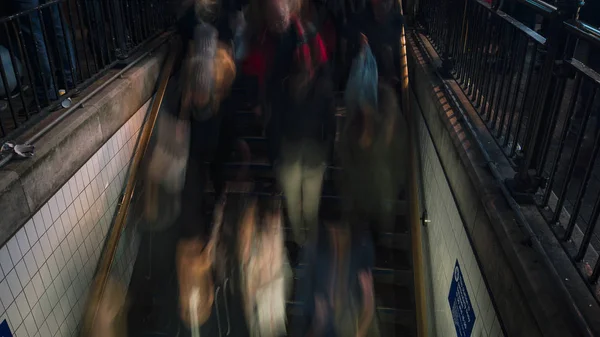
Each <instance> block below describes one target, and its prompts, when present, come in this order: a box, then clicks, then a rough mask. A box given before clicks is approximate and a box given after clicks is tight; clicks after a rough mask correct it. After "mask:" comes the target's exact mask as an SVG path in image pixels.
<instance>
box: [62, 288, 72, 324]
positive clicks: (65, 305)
mask: <svg viewBox="0 0 600 337" xmlns="http://www.w3.org/2000/svg"><path fill="white" fill-rule="evenodd" d="M59 303H60V308H61V309H62V312H63V316H62V317H61V319H60V322H61V323H62V322H64V320H65V319H66V318H67V315H68V314H69V313H70V312H71V305H70V303H69V298H68V297H67V294H66V293H65V294H64V295H63V296H62V297H61V298H60V302H59Z"/></svg>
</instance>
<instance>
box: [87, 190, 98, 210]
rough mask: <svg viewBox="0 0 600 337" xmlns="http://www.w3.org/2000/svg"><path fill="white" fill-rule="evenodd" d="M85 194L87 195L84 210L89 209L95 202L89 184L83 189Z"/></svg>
mask: <svg viewBox="0 0 600 337" xmlns="http://www.w3.org/2000/svg"><path fill="white" fill-rule="evenodd" d="M85 194H86V195H87V202H88V203H87V207H86V209H89V208H91V207H92V205H93V204H94V201H96V198H95V197H94V194H93V193H92V185H91V184H90V185H88V186H87V187H86V188H85Z"/></svg>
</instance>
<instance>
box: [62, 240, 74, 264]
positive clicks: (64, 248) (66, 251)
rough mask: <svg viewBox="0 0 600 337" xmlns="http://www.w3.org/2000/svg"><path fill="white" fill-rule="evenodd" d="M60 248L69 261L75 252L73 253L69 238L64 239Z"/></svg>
mask: <svg viewBox="0 0 600 337" xmlns="http://www.w3.org/2000/svg"><path fill="white" fill-rule="evenodd" d="M59 249H60V250H61V251H62V253H63V257H64V258H65V261H68V260H69V259H71V256H72V255H73V254H72V253H71V249H70V248H69V243H68V242H67V240H65V241H63V242H62V243H61V244H60V246H59Z"/></svg>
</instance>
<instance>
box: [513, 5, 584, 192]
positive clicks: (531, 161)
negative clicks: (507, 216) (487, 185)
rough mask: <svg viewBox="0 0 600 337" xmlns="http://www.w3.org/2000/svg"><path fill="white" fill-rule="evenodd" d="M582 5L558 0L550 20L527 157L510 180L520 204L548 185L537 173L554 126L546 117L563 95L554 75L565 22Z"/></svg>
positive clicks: (564, 43) (560, 57) (562, 51)
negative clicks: (548, 133)
mask: <svg viewBox="0 0 600 337" xmlns="http://www.w3.org/2000/svg"><path fill="white" fill-rule="evenodd" d="M580 5H581V1H580V0H558V1H557V2H556V6H557V8H558V10H557V11H556V12H555V15H553V16H552V17H551V18H550V25H549V27H548V28H549V29H548V36H547V37H546V47H547V53H546V55H545V59H544V63H543V66H542V68H541V70H540V76H539V80H538V81H539V82H538V83H539V84H540V85H539V87H538V91H537V92H536V95H535V97H534V104H532V105H531V106H533V107H534V108H533V109H532V111H531V116H532V119H531V122H530V123H529V125H528V127H529V128H531V131H530V132H529V133H528V134H527V136H528V137H527V138H526V139H525V141H524V151H525V153H524V157H523V159H522V161H521V162H520V163H519V167H518V172H517V174H516V175H515V177H514V178H512V179H508V180H507V181H506V185H507V187H508V189H509V190H510V191H511V194H512V196H513V198H515V200H517V201H518V202H522V203H533V202H534V198H533V195H534V194H535V193H536V192H537V190H538V189H539V188H540V187H541V186H543V184H544V178H543V177H542V175H541V173H542V172H537V170H536V167H541V166H538V165H537V164H538V161H539V160H540V158H542V157H543V156H542V147H543V142H544V136H545V131H546V130H547V129H548V127H550V125H549V120H550V119H549V118H546V117H547V114H548V113H550V106H551V102H552V99H551V97H552V96H553V95H561V94H562V93H554V92H553V88H555V87H556V76H554V74H555V72H556V70H557V69H558V68H559V67H560V65H561V63H562V60H563V56H564V54H565V48H566V46H567V34H566V31H565V29H564V27H563V23H564V22H565V21H566V20H569V19H572V18H575V17H576V16H577V12H578V10H579V6H580Z"/></svg>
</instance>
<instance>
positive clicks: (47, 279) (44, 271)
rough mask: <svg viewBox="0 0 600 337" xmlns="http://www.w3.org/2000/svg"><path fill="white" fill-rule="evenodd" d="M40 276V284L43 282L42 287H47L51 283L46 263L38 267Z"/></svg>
mask: <svg viewBox="0 0 600 337" xmlns="http://www.w3.org/2000/svg"><path fill="white" fill-rule="evenodd" d="M40 278H41V279H42V284H44V289H47V288H48V287H49V286H50V285H51V284H52V274H51V273H50V268H48V264H46V263H44V265H43V266H42V267H41V268H40Z"/></svg>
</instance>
